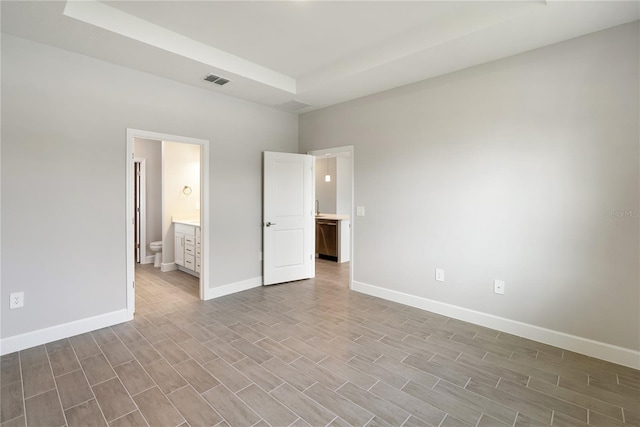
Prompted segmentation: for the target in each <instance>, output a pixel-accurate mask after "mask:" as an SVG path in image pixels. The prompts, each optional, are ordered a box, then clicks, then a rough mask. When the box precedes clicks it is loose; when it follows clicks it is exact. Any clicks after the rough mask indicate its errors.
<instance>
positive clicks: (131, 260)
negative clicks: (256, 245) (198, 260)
mask: <svg viewBox="0 0 640 427" xmlns="http://www.w3.org/2000/svg"><path fill="white" fill-rule="evenodd" d="M134 138H143V139H152V140H156V141H171V142H178V143H182V144H196V145H200V146H201V149H202V151H201V156H200V189H201V191H200V206H201V209H200V230H201V236H202V237H201V242H202V246H201V253H202V269H201V271H200V286H199V288H200V289H199V297H200V299H201V300H204V299H206V294H207V292H206V291H207V287H206V286H207V284H208V283H209V282H210V280H209V277H210V270H211V265H210V264H211V263H210V262H209V258H208V254H209V247H210V246H209V234H210V233H209V230H210V229H209V217H210V216H211V215H210V189H209V183H210V180H209V176H210V170H209V168H210V166H209V164H210V154H209V153H210V141H209V140H207V139H197V138H190V137H187V136H179V135H171V134H166V133H159V132H151V131H146V130H140V129H131V128H127V132H126V150H125V151H126V168H125V170H126V190H125V193H126V195H125V197H126V199H125V209H126V210H125V242H126V259H125V263H126V282H125V286H126V292H127V314H128V316H129V318H130V319H133V313H134V312H135V264H136V263H135V254H134V253H133V245H132V242H133V240H134V236H133V220H134V212H133V162H134V152H133V140H134Z"/></svg>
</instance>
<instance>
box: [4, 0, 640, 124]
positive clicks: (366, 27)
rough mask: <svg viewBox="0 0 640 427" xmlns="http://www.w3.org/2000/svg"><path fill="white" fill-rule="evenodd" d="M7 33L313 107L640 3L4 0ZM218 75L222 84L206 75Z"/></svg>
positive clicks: (519, 47)
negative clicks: (225, 83)
mask: <svg viewBox="0 0 640 427" xmlns="http://www.w3.org/2000/svg"><path fill="white" fill-rule="evenodd" d="M1 7H2V11H1V12H2V31H3V32H6V33H9V34H14V35H17V36H20V37H24V38H28V39H31V40H35V41H39V42H42V43H47V44H50V45H54V46H58V47H61V48H64V49H68V50H71V51H76V52H80V53H83V54H85V55H89V56H92V57H95V58H98V59H102V60H106V61H110V62H113V63H116V64H119V65H123V66H127V67H130V68H134V69H137V70H141V71H145V72H149V73H153V74H156V75H159V76H162V77H166V78H170V79H173V80H177V81H180V82H183V83H187V84H190V85H193V86H197V87H201V88H204V89H207V90H212V91H216V92H219V93H223V94H227V95H230V96H235V97H239V98H243V99H247V100H250V101H254V102H258V103H261V104H265V105H269V106H275V107H277V108H282V109H286V108H285V107H278V106H279V105H280V104H283V103H286V102H288V101H291V100H298V101H302V102H305V103H307V104H310V107H307V108H302V109H299V110H296V111H297V112H306V111H311V110H313V109H317V108H321V107H324V106H328V105H333V104H336V103H339V102H344V101H347V100H350V99H354V98H358V97H361V96H365V95H369V94H372V93H376V92H380V91H384V90H387V89H391V88H394V87H398V86H402V85H406V84H409V83H413V82H416V81H419V80H423V79H426V78H430V77H435V76H438V75H442V74H446V73H450V72H453V71H456V70H460V69H463V68H467V67H470V66H473V65H478V64H482V63H485V62H488V61H492V60H495V59H499V58H503V57H506V56H511V55H515V54H518V53H522V52H525V51H528V50H531V49H535V48H538V47H542V46H546V45H549V44H552V43H557V42H560V41H563V40H567V39H570V38H574V37H578V36H580V35H583V34H588V33H591V32H594V31H599V30H603V29H606V28H609V27H612V26H616V25H620V24H624V23H627V22H631V21H635V20H638V19H639V18H640V2H638V1H623V2H615V1H587V2H581V1H553V0H548V1H496V2H490V1H470V2H458V1H449V2H445V1H441V2H438V1H105V2H98V1H80V2H56V1H46V2H34V1H2V2H1ZM209 73H214V74H217V75H220V76H223V77H225V78H228V79H230V80H231V83H229V84H227V85H225V86H217V85H215V84H211V83H208V82H205V81H204V80H203V78H204V77H205V76H206V75H207V74H209Z"/></svg>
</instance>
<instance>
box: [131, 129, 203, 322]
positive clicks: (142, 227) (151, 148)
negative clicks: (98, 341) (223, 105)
mask: <svg viewBox="0 0 640 427" xmlns="http://www.w3.org/2000/svg"><path fill="white" fill-rule="evenodd" d="M126 151H127V168H126V171H127V176H126V182H127V186H126V193H127V195H126V197H127V200H126V202H127V203H126V204H127V208H126V209H127V222H126V236H127V237H126V241H127V261H126V264H127V311H128V313H129V314H130V315H131V316H133V313H134V311H135V303H136V283H135V282H136V278H138V279H140V280H143V279H142V277H144V280H145V282H146V281H147V279H149V278H153V280H156V281H157V282H158V283H164V284H167V285H168V284H170V283H172V284H176V283H177V284H178V286H180V285H181V284H184V286H183V289H180V290H182V291H184V292H186V293H190V294H193V295H189V296H190V297H192V298H196V299H206V295H205V294H206V283H208V282H209V272H210V265H209V263H208V262H207V254H208V253H209V247H210V246H209V237H208V234H209V233H208V230H209V223H208V215H207V213H208V211H209V141H207V140H201V139H195V138H189V137H183V136H177V135H168V134H161V133H156V132H149V131H143V130H136V129H127V150H126ZM196 261H197V262H196ZM154 265H155V267H154ZM136 268H137V269H138V270H139V271H136ZM140 291H141V292H142V291H143V289H142V288H141V289H140ZM141 298H142V294H141ZM139 302H140V303H144V302H145V301H144V299H142V300H140V301H139ZM142 307H143V306H141V309H142Z"/></svg>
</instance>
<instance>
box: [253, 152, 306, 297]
mask: <svg viewBox="0 0 640 427" xmlns="http://www.w3.org/2000/svg"><path fill="white" fill-rule="evenodd" d="M313 165H314V159H313V157H312V156H308V155H303V154H291V153H272V152H265V153H264V210H263V242H264V271H263V276H264V284H265V285H271V284H275V283H283V282H290V281H293V280H300V279H306V278H310V277H314V276H315V263H314V247H315V234H314V233H315V227H314V225H315V224H314V221H315V215H314V211H313V198H314V182H313V179H314V174H313Z"/></svg>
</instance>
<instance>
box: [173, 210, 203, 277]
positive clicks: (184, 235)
mask: <svg viewBox="0 0 640 427" xmlns="http://www.w3.org/2000/svg"><path fill="white" fill-rule="evenodd" d="M173 225H174V233H175V234H174V242H175V252H174V254H175V263H176V265H178V270H181V271H184V272H185V273H189V274H192V275H194V276H197V277H198V276H199V275H200V270H201V240H200V227H199V226H197V225H194V224H186V223H181V222H175V221H174V224H173Z"/></svg>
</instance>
